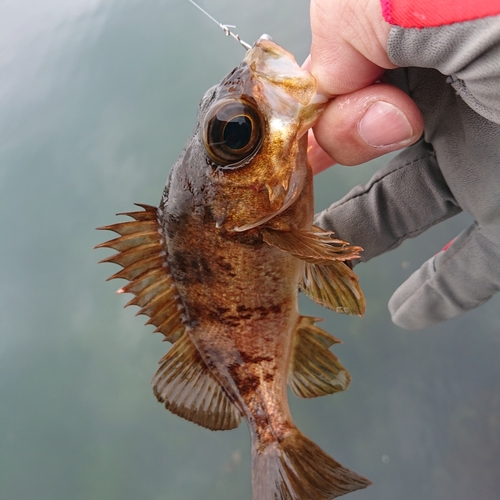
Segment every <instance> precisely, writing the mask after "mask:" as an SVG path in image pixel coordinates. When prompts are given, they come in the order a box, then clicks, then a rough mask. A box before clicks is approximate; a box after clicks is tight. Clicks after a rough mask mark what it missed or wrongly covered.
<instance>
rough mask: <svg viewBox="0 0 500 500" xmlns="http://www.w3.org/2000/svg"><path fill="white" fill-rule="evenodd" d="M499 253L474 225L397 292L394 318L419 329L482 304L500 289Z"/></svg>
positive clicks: (392, 302) (392, 309)
mask: <svg viewBox="0 0 500 500" xmlns="http://www.w3.org/2000/svg"><path fill="white" fill-rule="evenodd" d="M499 254H500V251H499V246H498V245H497V244H495V243H493V242H492V241H491V240H489V239H488V238H486V237H485V236H484V235H483V234H482V233H481V230H480V229H479V228H478V226H477V225H476V224H473V225H472V226H470V227H469V228H468V229H467V230H465V231H463V232H462V233H461V234H460V235H459V236H458V237H457V238H456V239H455V240H454V241H453V242H452V243H451V244H450V245H449V246H447V247H445V250H442V251H441V252H439V253H438V254H437V255H436V256H434V257H433V258H432V259H430V260H428V261H427V262H426V263H425V264H424V265H423V266H422V267H421V268H420V269H419V270H418V271H416V272H415V273H413V274H412V275H411V276H410V277H409V278H408V280H406V281H405V282H404V283H403V284H402V285H401V286H400V287H399V288H398V289H397V290H396V292H394V295H393V296H392V297H391V300H390V301H389V311H390V313H391V316H392V321H393V322H394V323H395V324H396V325H398V326H401V327H403V328H406V329H407V330H419V329H421V328H425V327H427V326H431V325H434V324H436V323H439V322H441V321H444V320H446V319H448V318H452V317H454V316H457V315H459V314H461V313H463V312H465V311H468V310H469V309H473V308H474V307H477V306H479V305H481V304H483V303H484V302H486V301H487V300H488V299H489V298H490V297H491V296H492V295H493V294H494V293H496V292H498V291H499V290H500V269H499V266H498V261H499V258H500V255H499Z"/></svg>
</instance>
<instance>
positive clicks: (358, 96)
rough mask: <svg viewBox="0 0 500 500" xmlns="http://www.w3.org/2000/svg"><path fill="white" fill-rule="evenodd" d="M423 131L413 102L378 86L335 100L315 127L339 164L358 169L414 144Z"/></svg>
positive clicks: (396, 91)
mask: <svg viewBox="0 0 500 500" xmlns="http://www.w3.org/2000/svg"><path fill="white" fill-rule="evenodd" d="M423 128H424V122H423V118H422V115H421V114H420V111H419V109H418V107H417V105H416V104H415V103H414V102H413V100H412V99H411V98H410V97H409V96H408V95H407V94H405V93H404V92H403V91H402V90H400V89H398V88H396V87H394V86H392V85H388V84H383V83H378V84H373V85H370V86H368V87H366V88H364V89H361V90H357V91H355V92H352V93H350V94H346V95H342V96H339V97H337V98H336V99H334V100H332V101H331V102H330V103H329V104H328V106H327V107H326V109H325V111H324V112H323V114H322V115H321V117H320V118H319V120H318V123H317V124H316V125H315V126H314V136H315V138H316V141H317V143H318V144H319V145H320V146H321V148H322V149H323V150H324V151H325V153H326V154H327V155H328V156H330V157H331V158H333V159H334V160H335V161H336V162H337V163H342V164H343V165H358V164H360V163H364V162H366V161H368V160H372V159H373V158H377V157H379V156H382V155H384V154H386V153H389V152H391V151H396V150H398V149H402V148H404V147H407V146H409V145H411V144H413V143H414V142H416V141H417V140H418V139H419V138H420V136H421V135H422V132H423ZM313 151H314V146H313ZM314 154H315V155H317V154H319V153H316V152H314ZM320 165H321V162H320ZM318 168H319V167H318Z"/></svg>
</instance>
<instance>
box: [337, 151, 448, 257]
mask: <svg viewBox="0 0 500 500" xmlns="http://www.w3.org/2000/svg"><path fill="white" fill-rule="evenodd" d="M429 158H434V159H435V158H436V153H435V152H434V151H432V152H429V153H426V154H425V155H422V156H419V157H418V158H415V159H413V160H411V161H408V162H407V163H403V164H402V165H400V166H398V167H397V168H396V169H394V170H391V171H389V172H386V173H385V174H384V175H382V176H381V177H380V178H378V179H375V180H373V181H372V182H371V183H370V184H369V185H368V186H367V188H366V189H365V190H363V192H361V193H357V194H355V195H353V196H352V197H350V198H344V200H343V201H342V202H340V203H338V205H337V206H342V205H345V204H346V203H350V202H351V201H352V200H355V199H356V198H360V197H361V196H365V195H367V194H368V193H369V192H370V190H371V189H372V188H373V187H375V186H376V185H377V184H378V183H379V182H382V181H383V180H385V179H386V178H387V177H389V176H390V175H392V174H395V173H398V172H399V171H400V170H401V169H403V168H407V167H410V166H413V165H415V164H416V163H418V162H420V161H422V160H428V159H429ZM449 217H450V216H449V215H448V214H445V215H443V216H442V217H440V218H438V219H434V220H433V221H432V222H430V223H428V224H426V225H425V226H422V227H419V228H418V229H414V230H413V231H409V232H407V233H404V234H403V235H401V236H400V237H398V239H397V240H394V241H393V242H392V244H391V245H389V246H388V247H386V248H385V249H384V250H382V251H381V252H380V254H381V253H385V252H388V251H390V250H392V249H393V248H396V247H398V246H399V245H400V244H401V243H402V242H403V241H404V240H405V239H407V238H411V237H412V235H418V234H420V233H422V232H424V231H426V230H427V229H429V228H431V227H432V226H434V225H436V224H439V223H440V222H442V221H444V220H446V219H448V218H449ZM361 261H363V258H362V257H361Z"/></svg>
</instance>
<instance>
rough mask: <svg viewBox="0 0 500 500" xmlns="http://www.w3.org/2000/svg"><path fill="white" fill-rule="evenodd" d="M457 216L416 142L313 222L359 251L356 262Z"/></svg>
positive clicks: (427, 153) (432, 159)
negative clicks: (359, 249) (359, 254)
mask: <svg viewBox="0 0 500 500" xmlns="http://www.w3.org/2000/svg"><path fill="white" fill-rule="evenodd" d="M460 212H461V208H460V207H459V206H458V204H457V202H456V200H455V198H454V197H453V195H452V193H451V191H450V189H449V187H448V184H447V183H446V180H445V179H444V177H443V174H442V173H441V170H440V169H439V166H438V163H437V160H436V155H435V153H434V150H433V148H432V146H430V145H429V144H427V143H426V142H424V141H423V140H422V141H419V142H418V143H417V144H415V145H413V146H410V147H409V148H407V149H405V150H404V151H403V152H401V153H400V154H399V155H398V156H397V157H396V158H394V159H393V160H392V161H391V162H390V163H389V164H388V165H387V167H385V168H383V169H381V170H379V171H378V172H376V173H375V175H374V176H373V177H372V178H371V180H370V182H369V183H368V184H366V185H364V186H357V187H355V188H354V189H352V190H351V192H350V193H348V194H347V195H346V196H344V198H342V199H341V200H340V201H338V202H336V203H334V204H333V205H332V206H331V207H330V208H327V209H326V210H324V211H323V212H321V213H320V214H318V215H317V216H316V219H315V224H316V225H318V226H319V227H322V228H323V229H326V230H330V231H334V232H335V233H336V234H337V235H338V237H339V238H341V239H343V240H345V241H348V242H349V243H351V244H353V245H358V246H360V247H362V248H363V249H364V251H363V252H362V253H361V260H362V261H368V260H370V259H371V258H373V257H376V256H377V255H380V254H382V253H384V252H387V251H389V250H392V249H393V248H396V247H397V246H399V245H400V244H401V243H402V242H403V241H404V240H405V239H407V238H412V237H415V236H418V235H419V234H420V233H422V232H424V231H425V230H427V229H428V228H429V227H431V226H433V225H434V224H437V223H438V222H441V221H443V220H444V219H447V218H449V217H451V216H453V215H456V214H458V213H460ZM499 267H500V266H499Z"/></svg>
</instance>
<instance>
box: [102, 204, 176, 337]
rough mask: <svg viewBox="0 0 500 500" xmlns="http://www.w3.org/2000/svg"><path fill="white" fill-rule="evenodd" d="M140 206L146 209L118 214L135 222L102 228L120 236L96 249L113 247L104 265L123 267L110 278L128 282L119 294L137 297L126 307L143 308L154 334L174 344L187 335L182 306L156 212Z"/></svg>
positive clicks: (140, 312)
mask: <svg viewBox="0 0 500 500" xmlns="http://www.w3.org/2000/svg"><path fill="white" fill-rule="evenodd" d="M138 206H140V207H141V208H143V209H144V210H143V211H138V212H126V213H121V214H118V215H127V216H129V217H131V218H132V219H133V220H131V221H126V222H119V223H117V224H112V225H109V226H103V227H99V228H98V229H102V230H106V231H114V232H115V233H117V234H119V237H118V238H115V239H112V240H109V241H106V242H105V243H101V244H100V245H97V246H96V247H95V248H113V249H115V250H117V251H118V253H116V254H114V255H111V256H110V257H107V258H105V259H103V260H101V262H114V263H116V264H119V265H120V266H122V267H123V269H122V270H121V271H119V272H117V273H116V274H114V275H113V276H111V277H110V278H109V279H115V278H123V279H126V280H128V281H129V284H128V285H125V286H124V287H122V288H120V289H119V290H118V291H117V293H132V294H133V295H135V297H134V298H133V299H132V300H131V301H129V302H128V304H127V305H126V306H125V307H127V306H129V305H138V306H139V307H141V309H140V310H139V312H138V313H137V314H138V315H139V314H145V315H146V316H149V318H150V319H149V321H148V322H147V323H146V324H153V325H155V326H156V327H157V328H156V330H155V332H161V333H163V335H164V336H165V340H168V341H170V342H175V341H176V340H177V339H178V338H179V336H180V335H181V334H182V333H183V332H184V326H183V324H182V321H181V303H180V301H179V300H178V298H177V290H176V287H175V284H174V282H173V281H172V278H171V276H170V274H169V269H168V266H167V259H166V257H167V252H166V248H165V244H164V241H163V236H162V233H163V232H162V229H161V226H160V224H159V223H158V217H157V209H156V207H152V206H150V205H138Z"/></svg>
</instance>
